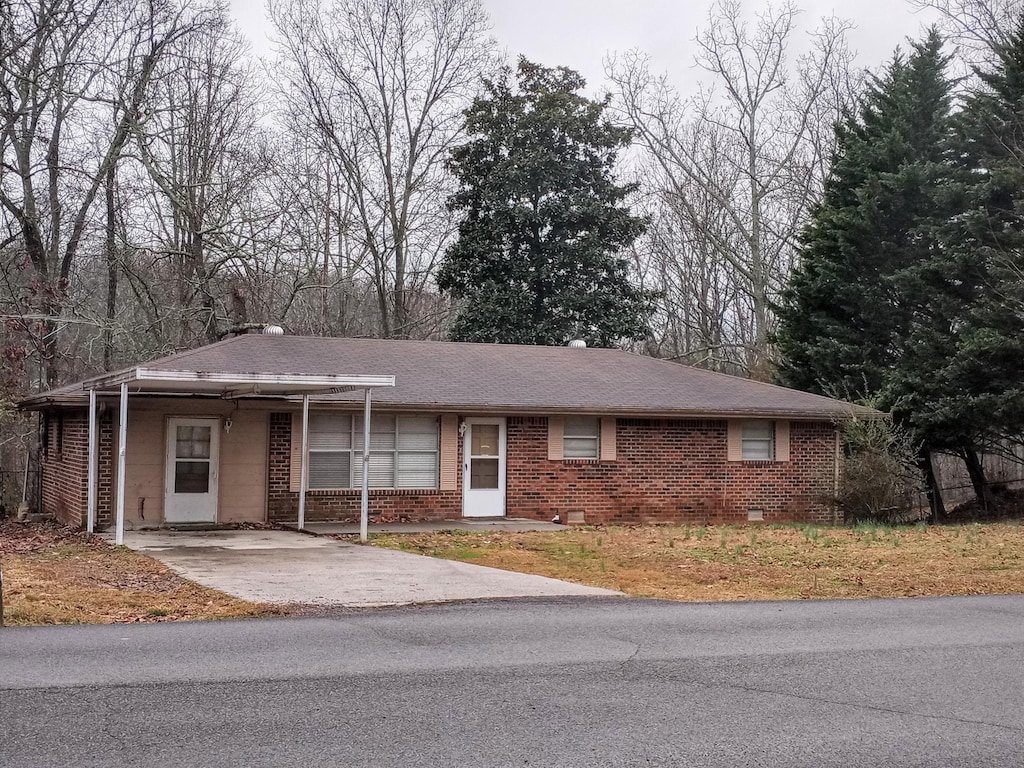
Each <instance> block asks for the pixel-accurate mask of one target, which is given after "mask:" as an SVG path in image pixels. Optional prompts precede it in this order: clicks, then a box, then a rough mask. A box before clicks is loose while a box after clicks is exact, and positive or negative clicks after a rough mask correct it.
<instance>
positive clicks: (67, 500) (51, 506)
mask: <svg viewBox="0 0 1024 768" xmlns="http://www.w3.org/2000/svg"><path fill="white" fill-rule="evenodd" d="M42 418H45V419H46V420H47V428H46V445H44V446H43V461H42V473H43V477H42V509H41V510H40V512H43V513H44V514H47V515H53V516H54V517H56V518H57V519H58V520H60V521H61V522H62V523H64V524H65V525H72V526H76V527H82V526H84V525H85V515H86V498H87V496H86V492H87V489H88V483H87V479H88V478H87V476H86V472H87V466H88V452H89V417H88V414H87V412H86V411H65V412H63V413H58V412H56V411H48V412H46V413H45V414H44V415H43V416H42ZM62 432H63V435H62V434H61V433H62Z"/></svg>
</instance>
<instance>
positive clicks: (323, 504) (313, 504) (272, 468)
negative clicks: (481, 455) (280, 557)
mask: <svg viewBox="0 0 1024 768" xmlns="http://www.w3.org/2000/svg"><path fill="white" fill-rule="evenodd" d="M291 451H292V417H291V414H289V413H272V414H270V450H269V457H268V460H269V462H270V463H269V468H268V472H267V518H268V520H269V521H270V522H288V523H294V522H295V521H296V520H297V519H298V515H299V494H298V493H293V492H292V491H290V490H289V485H290V477H291ZM460 474H461V473H460ZM360 504H361V496H360V492H359V490H358V489H357V490H351V491H307V492H306V520H308V521H314V520H342V521H355V520H358V519H359V516H360ZM369 512H370V516H371V517H374V518H383V519H389V520H402V519H409V520H451V519H454V518H459V517H462V485H461V480H460V485H459V486H458V487H457V488H456V489H455V490H453V491H437V490H403V491H395V490H371V491H370V502H369Z"/></svg>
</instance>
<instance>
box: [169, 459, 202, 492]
mask: <svg viewBox="0 0 1024 768" xmlns="http://www.w3.org/2000/svg"><path fill="white" fill-rule="evenodd" d="M209 491H210V462H208V461H176V462H174V492H175V493H209Z"/></svg>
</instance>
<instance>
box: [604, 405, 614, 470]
mask: <svg viewBox="0 0 1024 768" xmlns="http://www.w3.org/2000/svg"><path fill="white" fill-rule="evenodd" d="M615 423H616V420H615V417H614V416H602V417H601V461H615Z"/></svg>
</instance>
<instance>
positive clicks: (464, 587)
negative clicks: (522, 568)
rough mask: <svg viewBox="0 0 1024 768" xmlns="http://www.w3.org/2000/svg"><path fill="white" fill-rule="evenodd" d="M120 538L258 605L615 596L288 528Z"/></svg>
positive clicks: (198, 579)
mask: <svg viewBox="0 0 1024 768" xmlns="http://www.w3.org/2000/svg"><path fill="white" fill-rule="evenodd" d="M124 543H125V545H126V546H128V547H130V548H131V549H134V550H137V551H139V552H142V553H144V554H146V555H149V556H150V557H153V558H156V559H157V560H160V561H161V562H163V563H165V564H166V565H168V566H169V567H171V568H172V569H174V570H175V571H176V572H178V573H179V574H181V575H182V576H184V577H185V578H187V579H191V580H192V581H195V582H197V583H199V584H203V585H205V586H208V587H213V588H214V589H219V590H221V591H222V592H227V593H229V594H232V595H237V596H238V597H241V598H244V599H246V600H251V601H254V602H261V603H300V604H315V605H332V606H348V607H368V606H382V605H403V604H408V603H433V602H444V601H450V600H477V599H486V598H501V597H550V596H561V595H591V596H593V595H608V596H615V595H619V594H620V593H618V592H613V591H611V590H607V589H598V588H596V587H585V586H581V585H579V584H572V583H569V582H566V581H559V580H558V579H548V578H545V577H543V576H533V575H530V574H524V573H513V572H511V571H502V570H498V569H497V568H485V567H483V566H479V565H470V564H468V563H460V562H455V561H452V560H439V559H437V558H433V557H424V556H423V555H414V554H411V553H408V552H397V551H395V550H390V549H381V548H379V547H372V546H361V545H358V544H351V543H348V542H342V541H337V540H335V539H329V538H321V537H318V536H311V535H309V534H304V533H297V532H291V531H272V530H259V531H195V532H186V531H126V532H125V535H124Z"/></svg>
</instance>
